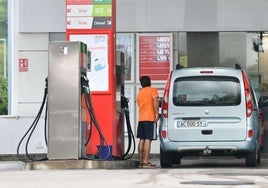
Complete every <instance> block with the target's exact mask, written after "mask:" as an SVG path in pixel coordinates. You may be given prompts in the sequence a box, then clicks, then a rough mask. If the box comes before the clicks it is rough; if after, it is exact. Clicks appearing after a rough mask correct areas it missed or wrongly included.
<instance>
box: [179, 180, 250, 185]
mask: <svg viewBox="0 0 268 188" xmlns="http://www.w3.org/2000/svg"><path fill="white" fill-rule="evenodd" d="M181 184H194V185H254V184H255V183H254V182H252V181H184V182H181Z"/></svg>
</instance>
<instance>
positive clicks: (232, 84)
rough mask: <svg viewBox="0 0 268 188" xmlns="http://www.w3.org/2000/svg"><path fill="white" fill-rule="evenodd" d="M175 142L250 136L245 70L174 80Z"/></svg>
mask: <svg viewBox="0 0 268 188" xmlns="http://www.w3.org/2000/svg"><path fill="white" fill-rule="evenodd" d="M171 88H172V89H171V91H170V98H169V111H168V117H169V118H168V120H169V122H168V138H169V139H170V140H171V141H189V142H190V141H195V142H202V141H206V142H207V141H241V140H245V139H246V137H247V127H246V119H247V118H246V105H245V94H244V86H243V79H242V76H241V70H240V71H239V70H234V71H233V72H231V73H229V74H226V73H224V72H217V71H215V70H214V71H211V72H202V73H201V71H200V72H198V73H194V74H191V75H187V74H185V75H184V74H183V71H181V73H180V75H179V76H178V75H177V77H176V76H175V77H173V78H172V79H171Z"/></svg>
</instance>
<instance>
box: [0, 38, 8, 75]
mask: <svg viewBox="0 0 268 188" xmlns="http://www.w3.org/2000/svg"><path fill="white" fill-rule="evenodd" d="M0 41H3V43H4V78H6V77H7V70H6V64H7V62H6V61H7V56H6V55H7V51H6V49H7V48H6V45H7V43H6V39H5V38H1V39H0Z"/></svg>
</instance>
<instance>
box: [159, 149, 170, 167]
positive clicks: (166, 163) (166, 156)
mask: <svg viewBox="0 0 268 188" xmlns="http://www.w3.org/2000/svg"><path fill="white" fill-rule="evenodd" d="M160 165H161V167H162V168H169V167H171V166H172V160H171V155H170V153H169V152H164V151H162V149H161V148H160Z"/></svg>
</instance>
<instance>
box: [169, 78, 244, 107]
mask: <svg viewBox="0 0 268 188" xmlns="http://www.w3.org/2000/svg"><path fill="white" fill-rule="evenodd" d="M240 102H241V86H240V82H239V80H238V79H237V78H235V77H227V76H191V77H181V78H177V79H176V80H175V82H174V87H173V104H174V105H175V106H235V105H239V104H240Z"/></svg>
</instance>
